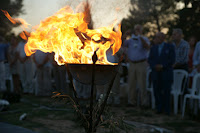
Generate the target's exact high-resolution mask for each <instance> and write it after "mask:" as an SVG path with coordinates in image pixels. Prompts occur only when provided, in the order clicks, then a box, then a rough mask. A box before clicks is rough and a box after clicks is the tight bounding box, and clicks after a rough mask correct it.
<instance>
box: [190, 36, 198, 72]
mask: <svg viewBox="0 0 200 133" xmlns="http://www.w3.org/2000/svg"><path fill="white" fill-rule="evenodd" d="M188 43H189V45H190V49H189V54H188V56H189V60H188V68H189V73H191V72H192V70H193V55H194V50H195V45H196V43H197V41H196V38H195V37H194V36H191V37H190V38H189V41H188Z"/></svg>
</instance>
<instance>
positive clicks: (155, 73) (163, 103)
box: [148, 32, 175, 114]
mask: <svg viewBox="0 0 200 133" xmlns="http://www.w3.org/2000/svg"><path fill="white" fill-rule="evenodd" d="M155 37H156V40H157V41H158V42H157V43H158V44H157V45H154V46H152V48H151V50H150V54H149V58H148V62H149V65H150V67H151V70H152V75H151V79H152V81H153V90H154V96H155V102H156V109H157V113H161V112H162V111H163V109H164V111H165V113H167V114H170V91H171V85H172V82H173V67H172V66H173V64H174V62H175V49H174V45H172V44H167V43H165V42H164V40H165V35H164V34H163V33H161V32H158V33H157V34H156V36H155Z"/></svg>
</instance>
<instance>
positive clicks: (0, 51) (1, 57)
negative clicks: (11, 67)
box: [0, 36, 9, 92]
mask: <svg viewBox="0 0 200 133" xmlns="http://www.w3.org/2000/svg"><path fill="white" fill-rule="evenodd" d="M8 47H9V45H8V44H6V43H5V40H4V38H3V37H1V36H0V79H1V80H0V92H1V91H6V79H5V77H6V73H5V71H6V70H5V64H4V62H5V61H6V60H7V52H8Z"/></svg>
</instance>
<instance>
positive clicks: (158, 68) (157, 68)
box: [155, 64, 163, 71]
mask: <svg viewBox="0 0 200 133" xmlns="http://www.w3.org/2000/svg"><path fill="white" fill-rule="evenodd" d="M155 69H156V71H162V69H163V66H162V65H161V64H157V65H156V66H155Z"/></svg>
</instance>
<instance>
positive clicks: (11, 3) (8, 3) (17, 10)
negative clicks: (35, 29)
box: [0, 0, 23, 36]
mask: <svg viewBox="0 0 200 133" xmlns="http://www.w3.org/2000/svg"><path fill="white" fill-rule="evenodd" d="M22 3H23V0H1V1H0V9H1V10H6V11H8V13H9V14H10V16H12V17H16V16H18V15H19V14H21V13H23V10H22V7H23V4H22ZM15 26H18V25H13V24H12V23H11V22H10V21H9V20H8V19H7V18H6V16H5V15H4V14H3V12H2V11H0V35H1V36H6V35H9V34H11V30H12V28H13V27H15Z"/></svg>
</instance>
